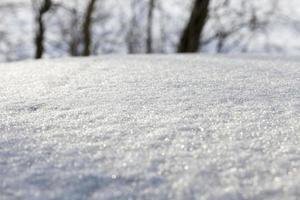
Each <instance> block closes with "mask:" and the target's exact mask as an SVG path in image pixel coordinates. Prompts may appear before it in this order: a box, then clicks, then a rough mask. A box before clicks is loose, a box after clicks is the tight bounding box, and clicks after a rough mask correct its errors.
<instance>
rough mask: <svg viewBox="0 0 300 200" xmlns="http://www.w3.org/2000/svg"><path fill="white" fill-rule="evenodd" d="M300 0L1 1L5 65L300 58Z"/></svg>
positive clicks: (0, 56) (0, 30) (1, 46)
mask: <svg viewBox="0 0 300 200" xmlns="http://www.w3.org/2000/svg"><path fill="white" fill-rule="evenodd" d="M299 33H300V1H299V0H184V1H183V0H68V1H66V0H65V1H63V0H0V62H9V61H16V60H23V59H39V58H43V57H45V58H49V57H51V58H52V57H69V56H91V55H99V54H145V53H155V54H160V53H177V52H178V53H201V52H205V53H211V54H215V53H223V54H241V53H245V54H255V55H256V54H264V55H265V54H267V55H269V54H271V55H288V56H290V55H293V56H295V55H300V38H299V37H298V35H299Z"/></svg>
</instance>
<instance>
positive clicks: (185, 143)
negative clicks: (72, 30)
mask: <svg viewBox="0 0 300 200" xmlns="http://www.w3.org/2000/svg"><path fill="white" fill-rule="evenodd" d="M0 80H1V82H0V197H1V198H0V199H1V200H11V199H25V200H26V199H32V200H34V199H72V200H76V199H78V200H79V199H222V200H235V199H258V200H259V199H272V200H274V199H275V200H276V199H278V200H279V199H287V200H288V199H297V198H299V196H300V190H299V189H300V173H299V172H300V148H299V134H300V116H299V113H300V90H299V88H300V63H299V61H297V60H296V59H294V60H288V59H286V60H280V59H278V58H272V59H262V58H246V57H244V58H241V57H238V56H235V57H233V56H232V57H224V56H208V55H196V56H194V55H165V56H159V55H154V56H102V57H97V58H96V57H95V58H76V59H61V60H59V59H57V60H42V61H26V62H18V63H9V64H0Z"/></svg>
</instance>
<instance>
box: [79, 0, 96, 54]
mask: <svg viewBox="0 0 300 200" xmlns="http://www.w3.org/2000/svg"><path fill="white" fill-rule="evenodd" d="M96 2H97V0H90V2H89V4H88V6H87V9H86V12H85V16H84V21H83V26H82V35H83V52H82V56H89V55H90V54H91V44H92V30H91V26H92V23H93V22H92V16H93V12H94V10H95V5H96Z"/></svg>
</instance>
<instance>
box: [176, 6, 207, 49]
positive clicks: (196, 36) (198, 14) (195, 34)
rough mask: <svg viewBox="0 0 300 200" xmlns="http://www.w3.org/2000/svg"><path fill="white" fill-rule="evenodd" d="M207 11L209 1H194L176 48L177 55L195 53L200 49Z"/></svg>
mask: <svg viewBox="0 0 300 200" xmlns="http://www.w3.org/2000/svg"><path fill="white" fill-rule="evenodd" d="M208 10H209V0H195V4H194V7H193V10H192V13H191V17H190V20H189V22H188V24H187V26H186V27H185V29H184V31H183V34H182V36H181V39H180V43H179V46H178V52H179V53H189V52H191V53H192V52H197V51H198V50H199V49H200V48H201V41H200V40H201V36H202V31H203V28H204V26H205V24H206V19H207V16H208Z"/></svg>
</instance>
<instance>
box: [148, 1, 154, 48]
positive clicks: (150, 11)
mask: <svg viewBox="0 0 300 200" xmlns="http://www.w3.org/2000/svg"><path fill="white" fill-rule="evenodd" d="M154 4H155V0H149V6H148V22H147V23H148V25H147V39H146V45H147V53H152V52H153V46H152V45H153V44H152V43H153V38H152V32H153V30H152V29H153V11H154V6H155V5H154Z"/></svg>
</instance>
